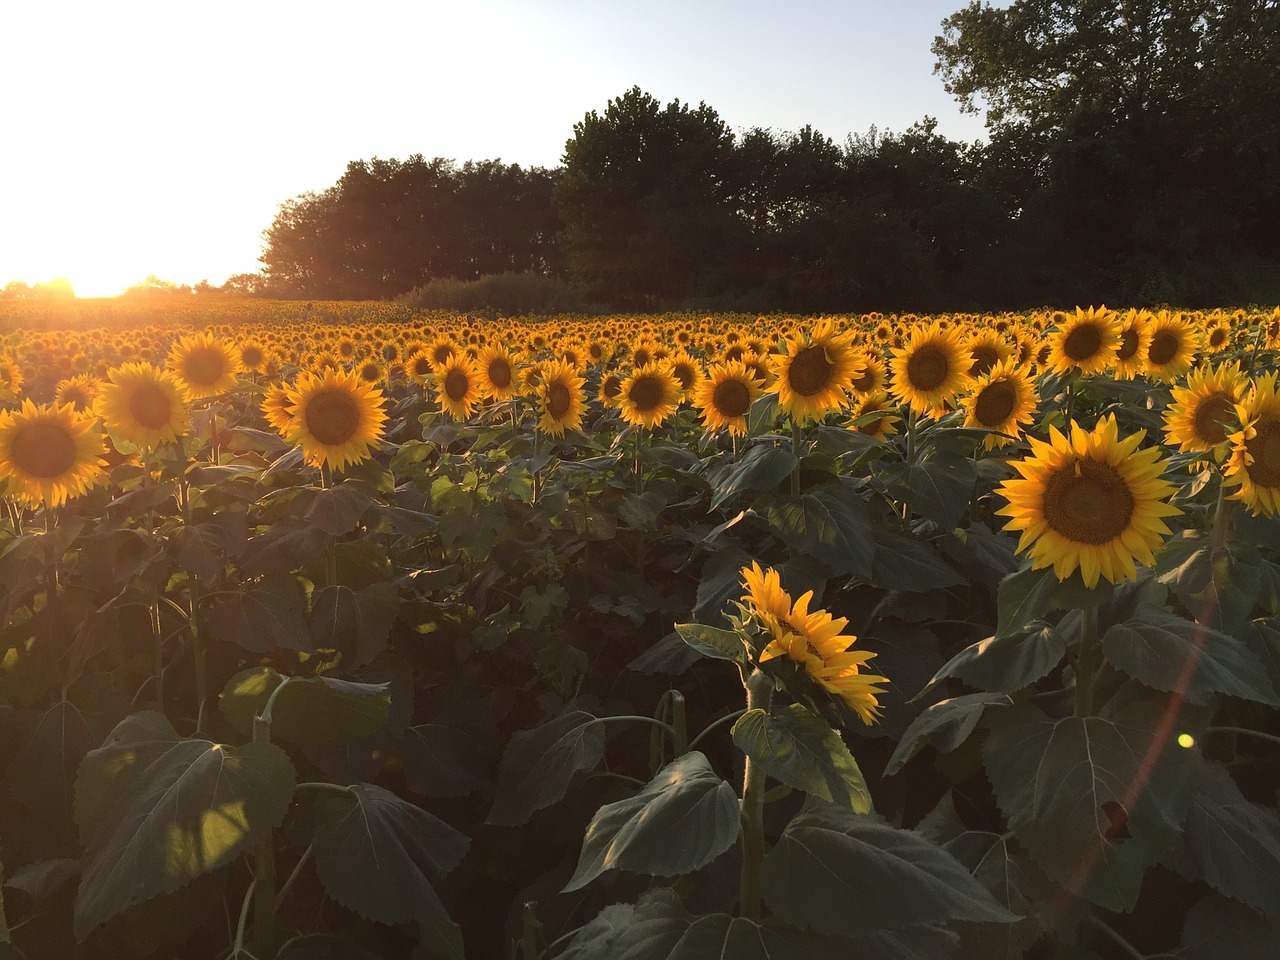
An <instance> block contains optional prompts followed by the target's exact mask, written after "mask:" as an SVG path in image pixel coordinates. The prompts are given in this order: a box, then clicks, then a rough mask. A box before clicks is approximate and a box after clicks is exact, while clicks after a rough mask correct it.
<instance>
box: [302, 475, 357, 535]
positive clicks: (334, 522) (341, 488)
mask: <svg viewBox="0 0 1280 960" xmlns="http://www.w3.org/2000/svg"><path fill="white" fill-rule="evenodd" d="M372 503H373V500H372V498H371V497H370V496H369V494H367V493H366V492H365V491H363V490H361V489H360V487H359V486H358V485H357V484H354V483H339V484H336V485H334V486H333V487H330V488H329V489H327V490H320V489H316V488H315V487H303V488H299V491H298V493H297V494H296V495H295V500H294V503H293V504H292V506H293V509H294V510H295V511H296V512H297V513H298V514H300V515H301V516H302V519H303V520H304V521H306V523H307V525H308V526H311V527H315V528H316V529H318V530H321V531H323V532H325V533H327V534H329V535H330V536H331V537H340V536H342V535H343V534H347V533H350V532H351V530H352V529H353V528H354V527H355V525H356V523H357V522H358V521H359V520H360V518H361V517H362V516H363V515H364V512H365V511H366V510H367V509H369V506H370V504H372Z"/></svg>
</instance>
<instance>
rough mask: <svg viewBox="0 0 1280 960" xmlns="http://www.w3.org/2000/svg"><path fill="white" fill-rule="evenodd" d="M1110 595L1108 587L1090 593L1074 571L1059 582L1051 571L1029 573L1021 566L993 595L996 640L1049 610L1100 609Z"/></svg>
mask: <svg viewBox="0 0 1280 960" xmlns="http://www.w3.org/2000/svg"><path fill="white" fill-rule="evenodd" d="M1111 593H1112V588H1111V585H1110V584H1108V583H1099V584H1098V586H1097V587H1094V588H1093V589H1090V588H1088V587H1086V586H1085V585H1084V581H1083V580H1082V579H1081V577H1080V572H1079V571H1078V570H1077V571H1076V572H1075V573H1073V574H1072V575H1071V576H1070V577H1068V578H1067V579H1066V580H1063V581H1059V580H1058V575H1057V574H1056V573H1054V572H1053V567H1043V568H1041V569H1039V570H1032V569H1031V567H1030V566H1029V565H1028V566H1025V567H1023V568H1022V569H1021V570H1019V571H1017V572H1016V573H1011V574H1009V575H1008V576H1007V577H1005V578H1004V579H1003V580H1001V581H1000V589H999V591H998V592H997V594H996V606H997V618H996V634H995V635H996V636H997V637H1007V636H1010V635H1011V634H1013V633H1015V632H1016V631H1018V630H1021V629H1022V628H1023V627H1025V626H1026V625H1027V624H1028V623H1030V622H1031V621H1032V620H1037V619H1039V618H1040V617H1043V616H1044V615H1045V614H1046V613H1048V612H1049V611H1050V610H1072V609H1081V608H1085V607H1097V606H1101V605H1102V604H1103V603H1105V602H1106V601H1107V600H1108V599H1110V597H1111Z"/></svg>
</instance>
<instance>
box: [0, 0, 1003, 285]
mask: <svg viewBox="0 0 1280 960" xmlns="http://www.w3.org/2000/svg"><path fill="white" fill-rule="evenodd" d="M962 6H964V0H791V2H790V3H788V4H785V5H783V4H777V3H775V2H772V0H770V2H764V0H737V2H731V0H631V2H627V3H622V2H616V0H467V2H451V3H445V2H440V0H416V2H414V0H366V2H365V3H362V4H360V5H359V6H358V7H356V6H354V5H352V4H350V3H340V2H334V0H309V2H304V0H266V2H262V0H225V2H222V3H219V4H216V5H215V4H212V3H197V2H190V3H173V2H172V0H163V2H155V0H125V2H123V3H120V4H102V3H98V2H96V0H44V2H42V3H39V4H34V3H33V4H26V5H21V6H19V5H18V4H6V5H5V7H4V10H3V12H0V32H2V33H3V34H4V35H5V37H6V39H7V41H8V42H7V43H6V44H5V46H6V50H5V53H4V56H3V57H0V89H3V90H5V91H6V94H7V97H6V100H7V103H6V107H7V114H8V116H7V121H8V129H9V132H10V133H9V136H8V137H7V138H6V140H7V142H6V144H5V147H4V149H3V150H2V151H0V286H3V284H4V283H6V282H7V281H10V280H22V281H25V282H27V283H32V284H34V283H43V282H47V281H49V280H51V279H53V278H55V277H59V276H65V277H68V278H69V279H70V280H71V282H72V284H73V285H74V287H75V290H76V292H77V294H78V295H80V296H82V297H88V296H110V295H114V294H117V293H119V292H121V291H122V290H123V289H124V288H125V287H127V286H131V285H133V284H136V283H139V282H141V281H142V280H143V279H144V278H145V277H147V276H148V275H150V274H154V275H156V276H158V277H160V278H161V279H163V280H169V281H172V282H175V283H190V284H194V283H197V282H199V281H200V280H202V279H208V280H209V281H210V282H211V283H214V284H221V283H222V282H223V281H224V280H225V279H226V278H227V277H228V276H230V275H232V274H236V273H252V272H256V271H257V270H258V268H259V267H260V266H261V264H260V263H259V262H258V256H259V255H260V253H261V249H262V238H261V234H262V231H263V230H264V229H266V228H267V227H268V226H269V225H270V224H271V221H272V219H273V217H274V216H275V212H276V208H277V207H278V206H279V204H281V203H282V202H284V201H285V200H288V199H290V198H292V197H295V196H297V195H299V194H301V193H304V192H306V191H309V190H316V191H319V190H324V189H325V188H327V187H329V186H332V185H333V184H334V183H335V182H336V181H337V180H338V178H339V177H340V176H341V175H342V172H343V170H344V169H345V167H346V165H347V163H348V162H349V161H351V160H358V159H369V158H372V157H374V156H379V157H384V158H392V157H394V158H400V159H403V158H406V157H408V156H410V155H411V154H415V153H420V154H423V155H424V156H427V157H437V156H439V157H448V158H451V159H455V160H457V161H459V162H462V161H464V160H482V159H501V160H503V161H505V162H507V163H519V164H522V165H526V166H555V165H557V164H558V163H559V162H560V159H561V155H562V153H563V150H564V144H565V141H566V140H568V139H569V138H570V137H571V136H572V135H573V125H574V124H575V123H577V122H578V121H579V120H581V119H582V117H583V116H584V115H585V114H586V113H587V112H589V111H591V110H597V111H603V110H604V109H605V107H606V106H607V104H608V101H609V100H610V99H612V98H614V97H616V96H619V95H620V94H622V93H623V92H625V91H626V90H627V89H629V88H630V87H632V86H639V87H640V88H641V89H643V90H645V91H647V92H648V93H650V94H652V95H653V96H654V97H656V98H657V99H658V100H659V101H661V102H663V103H667V102H669V101H671V100H674V99H679V100H681V101H682V102H688V103H693V104H696V103H698V102H699V101H704V102H706V103H707V104H708V105H709V106H711V107H713V108H715V110H716V111H717V112H718V113H719V114H720V117H721V118H722V119H723V120H724V121H725V122H726V123H727V124H728V125H729V126H730V127H732V128H733V129H735V130H738V131H742V130H746V129H749V128H751V127H757V126H759V127H768V128H772V129H774V130H776V131H790V130H798V129H800V128H801V127H803V126H804V125H805V124H809V125H811V126H813V127H814V129H816V130H818V131H820V132H822V133H823V134H825V135H827V136H829V137H831V138H832V139H833V140H835V141H836V142H837V143H841V142H843V141H844V139H845V137H846V136H847V135H849V134H851V133H856V134H862V133H866V132H867V130H868V129H869V128H870V127H871V126H872V125H875V126H877V127H878V128H879V129H881V130H885V129H891V130H895V131H901V130H904V129H905V128H907V127H908V126H910V125H911V124H912V123H914V122H916V121H917V120H920V119H921V118H923V117H924V116H926V115H929V116H933V117H936V118H937V119H938V129H939V132H941V133H942V134H944V135H946V136H949V137H951V138H953V139H958V140H966V141H968V140H974V139H980V138H982V136H983V127H982V122H981V119H980V118H979V117H975V116H971V115H965V114H962V113H961V111H960V108H959V106H958V105H957V104H956V103H955V101H954V100H952V99H951V97H949V96H948V95H947V93H946V91H944V90H943V88H942V81H941V80H940V79H939V78H938V77H937V76H935V75H934V74H933V55H932V54H931V53H930V51H929V45H930V43H931V42H932V40H933V38H934V36H935V35H936V34H937V33H938V32H939V29H940V24H941V21H942V20H943V19H944V18H945V17H946V16H948V15H949V14H951V13H954V12H955V11H956V10H959V9H960V8H961V7H962ZM356 10H358V11H359V13H358V14H357V13H356Z"/></svg>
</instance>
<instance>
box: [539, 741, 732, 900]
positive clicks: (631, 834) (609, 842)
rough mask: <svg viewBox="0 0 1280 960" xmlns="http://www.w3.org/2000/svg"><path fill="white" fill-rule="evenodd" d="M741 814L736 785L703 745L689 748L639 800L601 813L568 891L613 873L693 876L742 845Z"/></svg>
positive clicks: (610, 805) (608, 806)
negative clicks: (712, 761)
mask: <svg viewBox="0 0 1280 960" xmlns="http://www.w3.org/2000/svg"><path fill="white" fill-rule="evenodd" d="M739 819H740V818H739V812H738V795H737V794H736V793H735V792H734V789H733V787H731V786H729V784H727V783H725V782H724V781H723V780H721V779H720V777H719V776H718V775H717V774H716V772H715V771H714V770H712V769H711V764H710V763H708V762H707V758H706V757H705V756H703V755H702V754H701V753H699V752H698V751H697V750H694V751H691V752H690V753H686V754H685V755H684V756H683V757H678V758H677V759H675V760H673V761H672V762H671V763H669V764H667V765H666V766H665V767H663V768H662V769H661V770H659V771H658V774H657V776H655V777H654V778H653V779H652V780H650V781H649V782H648V783H647V784H645V786H644V789H643V790H641V791H640V792H639V793H637V794H636V795H635V796H634V797H628V798H627V799H626V800H619V801H617V802H616V803H607V804H605V805H604V806H603V807H601V808H600V809H599V810H597V811H596V815H595V816H594V817H593V818H592V820H591V823H590V825H589V826H588V827H587V833H586V836H585V837H584V838H583V841H582V855H581V856H580V857H579V858H578V869H577V870H575V871H574V874H573V877H572V878H570V880H569V883H568V884H567V885H566V886H565V888H564V892H566V893H569V892H571V891H573V890H578V889H580V888H582V887H585V886H586V885H587V884H588V883H590V882H591V881H592V880H594V879H595V878H596V877H598V876H600V874H602V873H604V872H605V871H606V870H614V869H618V870H628V871H630V872H632V873H647V874H649V875H650V876H655V877H671V876H675V875H677V874H682V873H691V872H693V871H694V870H697V869H698V868H699V867H704V866H706V865H707V864H708V863H710V862H711V861H712V860H714V859H715V858H716V857H718V856H720V854H722V853H724V852H725V851H726V850H728V849H729V848H730V847H732V846H733V845H734V843H735V842H737V839H738V828H739Z"/></svg>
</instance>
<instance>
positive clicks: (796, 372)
mask: <svg viewBox="0 0 1280 960" xmlns="http://www.w3.org/2000/svg"><path fill="white" fill-rule="evenodd" d="M834 370H835V365H834V364H832V363H831V361H830V360H829V359H828V358H827V351H826V350H825V349H824V348H822V347H805V348H804V349H803V350H801V351H800V352H799V353H797V354H796V355H795V356H794V357H792V359H791V367H790V369H788V371H787V382H788V383H789V384H790V385H791V390H792V392H794V393H797V394H799V395H800V396H802V397H812V396H813V395H814V394H815V393H820V392H821V391H823V390H825V389H827V388H828V387H829V386H831V374H832V372H833V371H834Z"/></svg>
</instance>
